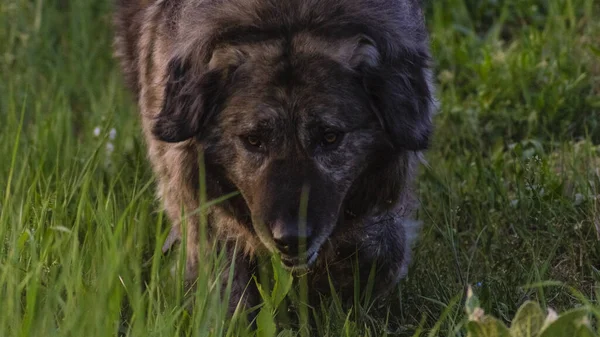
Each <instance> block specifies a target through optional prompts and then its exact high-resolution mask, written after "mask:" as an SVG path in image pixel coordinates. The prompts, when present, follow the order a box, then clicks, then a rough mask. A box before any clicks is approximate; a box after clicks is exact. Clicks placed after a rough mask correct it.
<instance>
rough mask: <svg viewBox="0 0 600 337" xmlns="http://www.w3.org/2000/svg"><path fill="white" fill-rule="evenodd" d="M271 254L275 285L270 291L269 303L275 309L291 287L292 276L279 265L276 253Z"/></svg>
mask: <svg viewBox="0 0 600 337" xmlns="http://www.w3.org/2000/svg"><path fill="white" fill-rule="evenodd" d="M273 256H274V257H273V259H274V261H272V262H273V277H274V279H275V285H274V286H273V291H272V292H271V304H272V305H273V308H274V309H277V307H278V306H279V304H280V303H281V301H283V299H284V298H285V296H286V295H287V294H288V292H289V291H290V289H291V288H292V284H293V282H294V277H293V276H292V275H291V274H290V273H289V272H288V271H286V270H284V269H283V268H282V267H281V261H280V260H279V257H278V256H277V255H276V254H274V255H273Z"/></svg>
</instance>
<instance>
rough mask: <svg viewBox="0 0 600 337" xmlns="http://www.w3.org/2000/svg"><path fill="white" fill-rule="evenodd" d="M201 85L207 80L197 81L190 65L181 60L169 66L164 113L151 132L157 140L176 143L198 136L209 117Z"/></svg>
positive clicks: (157, 117) (158, 117)
mask: <svg viewBox="0 0 600 337" xmlns="http://www.w3.org/2000/svg"><path fill="white" fill-rule="evenodd" d="M207 75H208V74H207ZM203 77H204V76H203ZM201 82H206V79H204V78H199V79H196V78H195V76H194V75H193V74H192V70H191V67H190V66H189V63H187V62H184V61H183V60H181V59H180V58H174V59H172V60H171V61H170V62H169V65H168V69H167V83H166V86H165V92H164V101H163V105H162V109H161V111H160V113H159V114H158V116H156V118H155V121H154V127H153V129H152V133H153V134H154V136H155V137H156V138H158V139H160V140H162V141H165V142H169V143H176V142H181V141H184V140H187V139H189V138H191V137H193V136H195V135H196V134H198V133H199V131H200V125H201V123H202V120H203V116H204V115H205V113H206V111H205V108H206V104H205V103H206V102H205V100H204V97H205V94H204V92H203V90H202V83H201Z"/></svg>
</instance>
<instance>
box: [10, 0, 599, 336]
mask: <svg viewBox="0 0 600 337" xmlns="http://www.w3.org/2000/svg"><path fill="white" fill-rule="evenodd" d="M426 6H427V20H428V26H429V28H430V31H431V42H432V47H433V55H434V57H435V59H434V62H433V66H434V68H435V72H436V82H437V83H438V86H439V90H438V93H437V95H438V97H439V100H440V111H439V113H438V115H437V116H436V118H435V124H436V131H435V137H434V142H433V145H432V147H431V149H430V151H429V152H428V153H427V155H426V159H427V161H428V163H429V165H428V166H424V167H423V168H422V169H421V171H420V176H419V185H418V186H419V189H418V191H419V198H420V201H421V208H420V210H419V219H420V220H421V221H423V224H424V227H423V231H422V233H421V234H422V235H421V238H420V240H419V241H418V243H417V245H416V247H415V258H414V262H413V264H412V266H411V269H410V272H409V275H408V277H407V278H406V279H405V280H403V281H402V283H401V285H400V287H399V288H400V289H399V291H398V295H397V298H396V297H393V298H391V300H392V302H393V307H394V315H393V316H394V317H393V318H392V320H395V321H397V322H399V324H397V325H395V326H394V328H393V330H392V328H390V329H388V330H389V331H387V333H388V335H401V336H413V335H417V336H418V335H422V336H424V335H429V336H437V335H440V336H463V335H464V329H463V328H462V327H463V325H464V318H465V312H464V310H463V303H464V297H465V289H466V287H467V285H472V287H473V290H474V292H475V293H476V294H477V295H478V296H479V298H480V301H481V304H482V306H483V309H484V310H485V311H486V312H489V313H492V314H493V315H495V316H496V317H498V318H500V319H502V320H504V321H510V319H511V318H512V317H513V315H514V314H515V311H516V309H517V308H518V307H519V305H521V304H522V303H523V302H524V301H525V300H527V299H532V300H535V301H538V302H539V303H540V304H541V305H542V307H543V308H548V307H550V308H553V309H555V310H557V311H559V312H560V311H564V310H567V309H569V308H573V307H577V306H579V305H582V304H587V305H591V306H592V307H593V308H595V310H597V311H598V312H600V306H598V305H597V303H598V302H597V301H598V298H599V296H600V287H599V283H598V282H599V281H600V270H599V269H600V242H599V240H600V146H599V144H600V21H599V20H598V18H599V17H600V4H599V3H598V2H594V1H593V0H546V1H533V0H481V1H476V0H436V1H429V2H428V3H427V5H426ZM110 10H111V3H110V1H108V0H101V1H83V0H73V1H66V0H46V1H43V0H3V1H2V2H1V3H0V177H2V179H0V210H1V213H0V239H1V240H2V245H1V246H0V298H1V299H2V300H1V302H2V314H1V315H0V335H1V336H90V337H93V336H116V335H117V334H118V333H122V334H128V335H129V336H174V335H185V336H187V335H189V336H225V335H227V336H239V335H245V334H246V332H244V331H242V330H243V324H235V323H231V322H229V321H226V320H224V319H223V318H224V315H223V313H224V309H225V306H224V305H223V303H221V302H220V301H219V300H218V298H217V297H216V296H215V295H214V293H215V291H214V290H215V289H214V284H212V283H211V282H210V281H211V278H210V277H204V278H201V279H200V280H199V287H198V289H199V290H198V291H197V293H196V294H195V295H196V296H195V298H196V299H197V301H196V302H195V310H193V311H191V312H190V311H187V309H186V308H187V307H186V306H185V305H183V304H182V302H183V301H184V299H185V298H189V297H193V296H190V295H189V294H188V296H185V294H183V292H182V289H181V282H180V280H181V278H180V275H176V274H175V275H172V274H171V273H170V272H169V271H170V268H169V266H170V264H169V263H171V262H169V261H168V259H167V257H162V255H161V253H160V245H161V243H162V240H163V239H164V238H165V236H166V234H167V232H168V223H167V221H166V220H165V219H164V216H163V214H162V213H161V212H159V208H158V204H157V202H156V201H155V198H154V193H153V181H152V175H151V173H150V169H149V166H148V162H147V160H146V159H145V152H144V151H145V149H144V144H143V142H142V141H141V137H140V135H141V133H140V130H139V122H138V118H137V116H136V112H135V107H134V104H133V100H132V98H131V96H130V95H129V93H128V92H127V91H126V90H124V86H123V81H122V78H121V75H120V73H119V69H118V68H117V66H116V62H115V61H114V59H113V58H112V57H111V46H110V43H111V34H112V33H111V26H110V23H111V17H110ZM325 305H326V306H327V304H325ZM280 309H281V308H280ZM367 309H368V308H361V310H354V311H352V312H350V313H349V314H346V313H336V311H335V310H329V309H327V310H325V312H327V313H328V315H326V316H325V319H321V320H320V321H319V322H318V323H317V328H316V329H317V331H318V334H319V335H328V336H340V335H343V336H380V335H383V334H384V333H385V332H386V331H383V332H381V331H379V332H375V331H377V329H376V328H374V326H378V327H379V328H380V327H381V323H380V322H378V321H371V320H370V317H371V316H370V314H369V311H368V310H367ZM263 318H264V317H263ZM238 323H239V322H238ZM240 327H241V328H240ZM380 330H381V329H380ZM284 333H285V335H286V336H287V335H293V333H292V332H290V331H287V330H286V331H285V332H284ZM288 333H289V334H288ZM258 335H259V336H267V335H268V334H267V333H266V332H262V333H259V334H258Z"/></svg>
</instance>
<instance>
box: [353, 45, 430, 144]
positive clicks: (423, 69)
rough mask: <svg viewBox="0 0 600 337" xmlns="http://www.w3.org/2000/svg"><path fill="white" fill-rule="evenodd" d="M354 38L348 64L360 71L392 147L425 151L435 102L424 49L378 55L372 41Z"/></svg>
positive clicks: (426, 53)
mask: <svg viewBox="0 0 600 337" xmlns="http://www.w3.org/2000/svg"><path fill="white" fill-rule="evenodd" d="M357 41H358V42H357V43H356V46H355V47H354V49H353V52H352V53H351V56H350V58H349V60H348V64H349V66H351V67H353V68H354V69H355V70H357V71H358V72H359V73H360V74H361V76H362V78H363V84H364V87H365V90H366V91H367V92H368V93H369V95H370V97H371V104H372V106H373V109H374V110H375V113H376V114H377V117H378V118H379V121H380V123H381V125H382V127H383V128H384V130H385V131H386V132H387V134H388V135H389V137H390V139H391V141H392V143H393V145H394V147H395V148H397V149H401V150H409V151H420V150H425V149H426V148H427V147H428V145H429V138H430V135H431V133H432V122H431V119H432V114H433V110H434V104H435V103H434V99H433V97H432V96H433V93H432V83H431V79H430V70H429V69H428V67H427V63H428V62H429V55H428V52H427V51H426V50H424V51H423V52H421V53H418V52H416V51H409V50H408V49H405V50H404V51H402V52H400V53H398V55H381V54H380V53H379V50H378V48H377V46H376V45H375V43H374V41H373V40H371V39H369V38H365V37H361V38H359V39H358V40H357ZM388 54H389V53H388Z"/></svg>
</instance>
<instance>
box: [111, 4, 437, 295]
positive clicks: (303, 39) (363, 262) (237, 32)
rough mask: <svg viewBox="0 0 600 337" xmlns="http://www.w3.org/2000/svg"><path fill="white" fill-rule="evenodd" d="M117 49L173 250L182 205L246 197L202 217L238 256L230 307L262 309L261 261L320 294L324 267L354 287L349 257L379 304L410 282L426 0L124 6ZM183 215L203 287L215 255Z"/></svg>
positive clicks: (424, 92)
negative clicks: (297, 273)
mask: <svg viewBox="0 0 600 337" xmlns="http://www.w3.org/2000/svg"><path fill="white" fill-rule="evenodd" d="M115 46H116V53H117V55H118V57H119V58H120V60H121V64H122V68H123V71H124V73H125V75H126V78H127V82H128V84H129V86H130V88H131V89H132V91H133V92H134V93H135V95H136V98H137V100H138V104H139V110H140V114H141V117H142V122H143V131H144V135H145V138H146V141H147V145H148V155H149V158H150V161H151V162H152V165H153V169H154V172H155V174H156V177H157V179H158V195H159V197H160V199H161V200H162V202H163V203H164V207H165V209H166V212H167V214H168V216H169V218H170V219H171V221H172V224H173V230H172V235H170V238H169V240H167V241H168V242H167V243H166V244H165V248H168V246H170V245H171V244H172V242H173V241H174V239H179V238H181V237H182V233H181V231H180V228H181V227H180V222H181V211H182V210H183V211H184V212H186V213H193V211H194V210H196V209H197V208H198V207H199V205H201V204H202V203H203V202H205V201H207V200H211V199H215V198H218V197H221V196H223V195H226V194H228V193H232V192H235V191H239V192H240V193H239V195H238V196H237V197H234V198H231V199H228V200H226V201H225V202H222V203H219V204H216V205H213V206H211V207H210V208H209V211H208V215H207V222H208V223H207V232H208V235H209V237H210V238H211V240H214V241H216V242H219V243H220V247H222V248H221V249H227V250H228V251H229V254H230V259H231V260H233V259H234V258H235V259H236V268H235V280H234V285H233V296H232V299H231V302H230V303H231V305H232V307H233V306H235V304H237V303H238V301H240V300H243V301H245V304H247V305H253V304H255V303H256V301H257V300H258V297H257V296H256V293H255V291H252V289H253V288H252V287H250V288H249V289H250V290H249V291H248V292H246V294H247V296H243V294H242V293H243V290H244V289H245V288H246V285H247V284H248V283H249V281H250V280H251V275H252V274H253V273H254V271H255V268H256V262H255V261H256V259H255V257H256V256H258V255H263V254H270V253H278V254H280V255H281V257H282V261H283V262H284V264H285V265H286V266H287V267H289V268H292V269H298V268H304V269H305V270H307V271H308V272H309V279H310V282H311V285H312V287H311V289H312V291H313V292H327V291H328V290H329V284H328V280H327V273H326V271H327V270H329V272H330V274H331V275H332V278H333V281H334V284H335V286H336V287H337V288H338V289H340V291H342V292H344V291H346V290H350V291H351V289H352V283H353V278H352V276H351V274H350V272H351V271H352V263H351V262H350V261H352V260H355V261H356V260H357V261H358V263H359V264H360V266H359V267H360V268H359V270H360V273H361V275H360V280H361V282H365V281H366V278H367V275H368V273H369V271H370V269H371V266H372V265H373V264H374V263H375V264H376V265H377V268H378V272H377V273H376V274H375V275H376V279H375V284H376V285H375V289H376V290H377V291H378V294H382V293H385V291H387V290H389V289H390V288H391V287H393V286H394V285H395V284H397V282H398V281H399V279H400V278H402V277H403V276H404V275H405V273H406V271H407V265H408V263H409V259H410V247H411V243H412V241H413V238H414V237H415V234H416V230H417V227H418V225H417V223H416V222H414V221H411V220H410V216H411V212H412V210H413V209H414V207H415V205H414V204H415V203H414V202H413V198H412V195H413V192H412V190H411V182H412V177H413V171H414V170H415V168H416V164H417V162H418V158H419V156H420V154H419V153H420V152H421V151H422V150H424V149H426V147H427V145H428V140H429V138H430V134H431V130H432V123H431V117H432V113H433V110H434V101H433V98H432V92H433V87H432V83H431V75H430V70H429V69H428V62H429V59H430V54H429V47H428V37H427V32H426V30H425V25H424V21H423V15H422V11H421V8H420V6H419V4H418V1H417V0H286V1H283V0H119V2H118V6H117V10H116V39H115ZM199 162H203V165H204V168H203V169H204V173H205V177H206V184H205V186H204V187H205V190H206V200H200V198H199V195H200V194H199V187H200V178H199V173H198V172H199V169H200V167H199ZM304 197H306V198H304ZM301 204H302V205H304V206H305V207H304V213H303V212H302V210H301V208H302V207H301ZM300 214H305V215H303V216H300ZM187 221H188V223H189V224H188V225H187V227H186V228H187V231H186V233H184V234H186V235H185V236H184V237H186V247H187V250H186V254H187V265H186V272H187V273H186V275H187V277H188V279H194V278H195V277H196V276H197V272H198V261H199V259H202V258H203V257H202V256H203V254H211V253H214V252H201V251H200V249H199V228H200V227H199V226H200V224H199V218H198V215H197V213H193V214H191V215H188V217H187ZM240 239H241V240H240ZM236 240H239V241H240V242H242V243H243V244H244V249H243V250H242V252H241V253H240V254H238V255H239V256H232V255H233V254H232V253H231V250H230V247H231V244H230V243H231V242H234V241H236ZM353 254H357V255H353ZM204 256H205V255H204ZM352 256H354V257H355V258H349V257H352ZM350 293H351V292H350Z"/></svg>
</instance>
